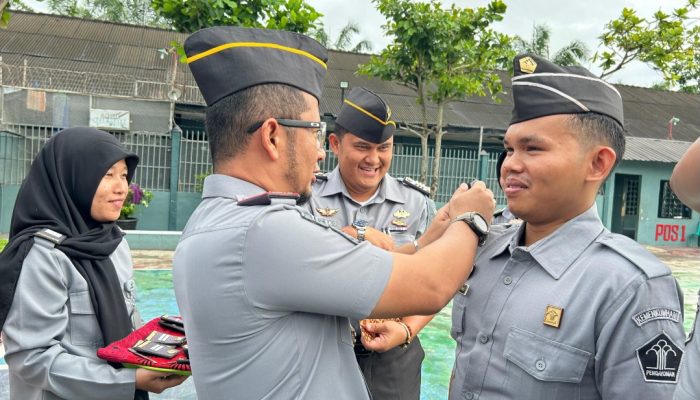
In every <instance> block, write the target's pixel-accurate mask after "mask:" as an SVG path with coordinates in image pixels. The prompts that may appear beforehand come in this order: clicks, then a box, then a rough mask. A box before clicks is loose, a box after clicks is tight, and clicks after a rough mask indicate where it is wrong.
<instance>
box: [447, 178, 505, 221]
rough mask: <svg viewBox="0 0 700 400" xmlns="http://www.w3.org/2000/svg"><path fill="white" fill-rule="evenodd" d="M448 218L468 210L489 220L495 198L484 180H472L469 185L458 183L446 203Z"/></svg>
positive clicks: (494, 205)
mask: <svg viewBox="0 0 700 400" xmlns="http://www.w3.org/2000/svg"><path fill="white" fill-rule="evenodd" d="M447 205H448V211H447V213H448V214H449V216H450V220H452V219H454V218H456V217H458V216H459V215H461V214H464V213H465V212H469V211H475V212H478V213H479V214H481V216H482V217H484V218H486V220H487V221H490V219H491V216H492V215H493V210H494V209H495V208H496V200H495V199H494V197H493V192H492V191H491V189H489V188H487V187H486V185H485V184H484V182H482V181H474V182H473V183H472V185H471V187H469V186H468V185H467V184H466V183H463V184H461V185H459V187H458V188H457V190H455V192H454V194H453V195H452V198H450V201H449V202H448V203H447Z"/></svg>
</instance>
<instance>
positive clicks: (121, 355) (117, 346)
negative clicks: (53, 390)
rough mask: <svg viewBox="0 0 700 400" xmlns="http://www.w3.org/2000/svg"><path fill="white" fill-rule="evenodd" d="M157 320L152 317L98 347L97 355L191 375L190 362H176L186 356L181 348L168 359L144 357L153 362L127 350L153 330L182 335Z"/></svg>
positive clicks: (127, 364) (134, 364)
mask: <svg viewBox="0 0 700 400" xmlns="http://www.w3.org/2000/svg"><path fill="white" fill-rule="evenodd" d="M158 321H160V317H156V318H153V319H152V320H150V321H149V322H148V323H146V324H144V325H143V326H142V327H140V328H139V329H136V330H135V331H133V332H131V334H129V336H127V337H125V338H124V339H121V340H117V341H116V342H114V343H110V344H109V345H108V346H105V347H102V348H100V349H98V350H97V357H99V358H101V359H103V360H107V361H109V362H114V363H120V364H124V365H125V366H127V367H142V368H147V369H152V370H156V371H164V372H172V373H175V374H180V375H191V374H192V370H191V369H190V364H178V363H177V360H178V359H186V358H187V356H186V355H185V351H184V349H182V348H180V353H178V354H177V355H176V356H175V357H173V358H170V359H168V358H163V357H158V356H152V355H146V357H148V358H150V359H151V360H153V361H155V362H152V361H149V360H147V359H145V358H143V357H140V356H138V355H136V354H134V353H132V352H130V351H129V348H130V347H132V346H133V345H135V344H136V342H138V341H139V340H145V339H146V336H148V335H149V334H150V333H151V332H153V331H158V332H163V333H167V334H169V335H173V336H180V337H182V336H184V335H183V334H182V332H178V331H176V330H173V329H170V328H166V327H164V326H162V325H161V324H159V323H158Z"/></svg>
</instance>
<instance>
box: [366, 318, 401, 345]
mask: <svg viewBox="0 0 700 400" xmlns="http://www.w3.org/2000/svg"><path fill="white" fill-rule="evenodd" d="M360 327H361V329H362V331H363V332H362V335H360V336H361V337H362V345H363V346H365V349H367V350H372V351H376V352H378V353H384V352H385V351H388V350H391V349H393V348H394V347H396V346H399V345H402V344H404V343H406V330H405V329H404V328H403V326H401V324H399V323H398V322H396V321H391V320H385V321H382V322H372V323H369V322H367V320H362V321H360Z"/></svg>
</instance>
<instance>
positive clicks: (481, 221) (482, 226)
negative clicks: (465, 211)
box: [474, 214, 489, 232]
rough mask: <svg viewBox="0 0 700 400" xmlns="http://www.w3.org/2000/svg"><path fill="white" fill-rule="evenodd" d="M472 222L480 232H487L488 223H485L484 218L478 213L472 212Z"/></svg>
mask: <svg viewBox="0 0 700 400" xmlns="http://www.w3.org/2000/svg"><path fill="white" fill-rule="evenodd" d="M474 224H475V225H476V226H477V227H478V228H479V230H481V231H482V232H488V231H489V224H487V223H486V220H484V218H483V217H482V216H481V215H479V214H474Z"/></svg>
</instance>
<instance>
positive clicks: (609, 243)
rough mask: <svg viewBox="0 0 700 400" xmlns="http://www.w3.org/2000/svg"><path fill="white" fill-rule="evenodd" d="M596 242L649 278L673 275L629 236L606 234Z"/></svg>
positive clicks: (664, 265)
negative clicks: (624, 259)
mask: <svg viewBox="0 0 700 400" xmlns="http://www.w3.org/2000/svg"><path fill="white" fill-rule="evenodd" d="M596 242H598V243H600V244H602V245H603V246H606V247H608V248H610V249H611V250H613V251H614V252H616V253H617V254H619V255H621V256H622V257H624V258H626V259H627V260H628V261H629V262H631V263H632V264H634V265H635V266H637V268H639V269H640V270H642V272H644V274H645V275H646V276H647V277H648V278H657V277H660V276H666V275H670V274H671V269H670V268H668V266H667V265H666V264H664V263H663V262H661V260H659V259H658V258H656V257H655V256H654V255H653V254H651V253H650V252H648V251H647V250H646V249H645V248H644V247H642V246H641V245H640V244H639V243H637V242H635V241H634V240H632V239H630V238H628V237H627V236H623V235H618V234H615V233H610V232H608V233H604V234H602V235H600V236H599V237H598V239H596Z"/></svg>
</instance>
